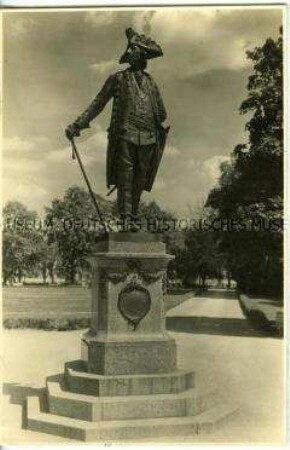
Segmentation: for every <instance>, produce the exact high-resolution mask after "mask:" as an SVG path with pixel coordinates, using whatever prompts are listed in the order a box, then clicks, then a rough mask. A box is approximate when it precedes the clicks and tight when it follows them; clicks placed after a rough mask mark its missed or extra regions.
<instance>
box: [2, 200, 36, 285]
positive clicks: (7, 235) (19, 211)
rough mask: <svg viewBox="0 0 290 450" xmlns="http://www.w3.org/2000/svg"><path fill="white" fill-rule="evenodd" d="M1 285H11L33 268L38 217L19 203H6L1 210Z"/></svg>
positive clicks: (20, 279)
mask: <svg viewBox="0 0 290 450" xmlns="http://www.w3.org/2000/svg"><path fill="white" fill-rule="evenodd" d="M3 221H4V231H3V283H4V284H7V282H8V281H9V282H10V284H13V283H14V281H15V280H16V279H17V280H18V281H19V282H21V281H22V279H23V276H24V275H25V274H26V273H27V272H28V271H30V270H34V269H35V268H36V266H35V243H36V242H37V240H38V236H39V231H38V230H37V227H36V224H37V221H38V216H37V213H36V212H35V211H29V210H28V209H27V208H26V207H25V206H24V205H23V204H22V203H20V202H8V203H7V204H6V205H5V207H4V208H3Z"/></svg>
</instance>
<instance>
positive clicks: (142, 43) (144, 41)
mask: <svg viewBox="0 0 290 450" xmlns="http://www.w3.org/2000/svg"><path fill="white" fill-rule="evenodd" d="M125 33H126V36H127V39H128V44H127V48H126V51H125V52H124V53H123V55H122V56H121V58H120V61H119V63H120V64H123V63H129V64H130V65H131V66H133V67H134V66H138V67H141V68H143V69H144V68H145V67H146V65H147V60H148V59H152V58H158V57H160V56H162V55H163V52H162V49H161V47H160V46H159V45H157V44H156V42H154V41H152V40H151V39H150V38H149V37H146V36H145V35H144V34H138V33H136V32H135V31H134V30H133V28H127V29H126V31H125Z"/></svg>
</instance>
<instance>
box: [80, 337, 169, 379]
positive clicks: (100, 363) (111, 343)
mask: <svg viewBox="0 0 290 450" xmlns="http://www.w3.org/2000/svg"><path fill="white" fill-rule="evenodd" d="M82 357H83V358H84V359H87V361H88V371H89V372H93V373H98V374H103V375H130V374H142V373H143V374H149V373H168V372H171V371H172V370H175V368H176V344H175V341H174V339H171V338H169V337H167V336H161V337H160V338H159V339H158V338H155V339H154V338H150V339H148V337H147V336H146V337H144V339H142V336H141V337H140V336H139V339H138V340H136V339H130V340H129V339H127V340H120V338H119V339H118V340H109V339H106V340H105V341H100V340H98V339H97V338H86V337H83V339H82Z"/></svg>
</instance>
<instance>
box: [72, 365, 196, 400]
mask: <svg viewBox="0 0 290 450" xmlns="http://www.w3.org/2000/svg"><path fill="white" fill-rule="evenodd" d="M65 380H66V384H67V386H68V390H69V391H71V392H75V393H78V394H88V395H95V396H98V397H110V396H112V397H115V396H126V395H150V394H173V393H177V392H182V391H185V390H187V389H190V388H193V387H194V373H193V372H188V371H185V370H175V371H173V372H170V373H162V374H146V375H143V374H142V375H98V374H94V373H88V372H87V371H86V364H85V362H84V361H82V360H79V361H72V362H69V363H66V364H65Z"/></svg>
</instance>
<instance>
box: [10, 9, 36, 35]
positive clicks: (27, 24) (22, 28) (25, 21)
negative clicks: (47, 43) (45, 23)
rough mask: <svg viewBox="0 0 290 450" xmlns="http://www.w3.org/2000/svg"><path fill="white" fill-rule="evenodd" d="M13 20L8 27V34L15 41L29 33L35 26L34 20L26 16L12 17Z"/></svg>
mask: <svg viewBox="0 0 290 450" xmlns="http://www.w3.org/2000/svg"><path fill="white" fill-rule="evenodd" d="M14 18H15V20H13V22H11V25H10V32H11V35H12V36H13V37H14V38H16V39H21V38H22V37H23V35H25V34H28V33H30V32H31V30H32V28H33V27H34V26H35V20H34V19H33V18H32V17H30V16H29V15H28V14H26V16H25V17H24V16H22V17H16V16H14Z"/></svg>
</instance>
